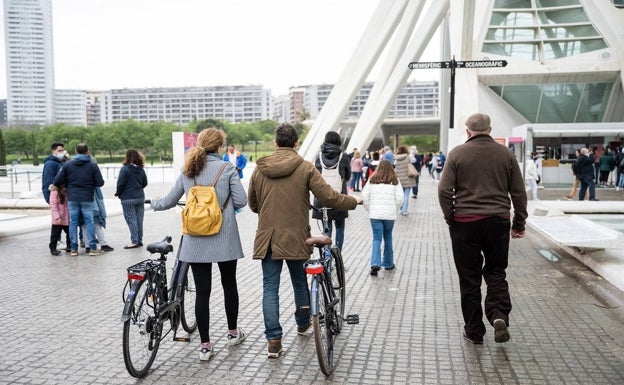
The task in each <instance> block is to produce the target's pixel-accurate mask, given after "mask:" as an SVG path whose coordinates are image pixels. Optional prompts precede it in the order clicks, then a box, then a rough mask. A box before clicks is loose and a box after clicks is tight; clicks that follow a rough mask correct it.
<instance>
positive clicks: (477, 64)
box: [445, 60, 507, 68]
mask: <svg viewBox="0 0 624 385" xmlns="http://www.w3.org/2000/svg"><path fill="white" fill-rule="evenodd" d="M455 63H456V65H457V68H488V67H505V66H507V60H469V61H468V60H466V61H457V62H455ZM445 68H446V67H445Z"/></svg>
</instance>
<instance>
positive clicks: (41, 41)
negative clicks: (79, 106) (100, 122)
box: [4, 0, 54, 125]
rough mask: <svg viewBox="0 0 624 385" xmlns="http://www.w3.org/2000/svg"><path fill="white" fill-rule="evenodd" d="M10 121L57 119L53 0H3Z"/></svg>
mask: <svg viewBox="0 0 624 385" xmlns="http://www.w3.org/2000/svg"><path fill="white" fill-rule="evenodd" d="M4 44H5V50H6V78H7V114H8V120H9V122H8V123H9V125H45V124H49V123H53V122H54V51H53V40H52V1H51V0H4Z"/></svg>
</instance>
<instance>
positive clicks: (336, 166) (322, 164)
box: [319, 152, 342, 170]
mask: <svg viewBox="0 0 624 385" xmlns="http://www.w3.org/2000/svg"><path fill="white" fill-rule="evenodd" d="M341 160H342V152H341V153H340V156H339V157H338V162H336V165H335V166H334V167H327V166H325V163H323V154H322V153H321V154H319V162H321V167H323V168H324V169H325V170H333V169H335V168H338V166H340V161H341Z"/></svg>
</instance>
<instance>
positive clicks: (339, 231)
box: [327, 219, 345, 250]
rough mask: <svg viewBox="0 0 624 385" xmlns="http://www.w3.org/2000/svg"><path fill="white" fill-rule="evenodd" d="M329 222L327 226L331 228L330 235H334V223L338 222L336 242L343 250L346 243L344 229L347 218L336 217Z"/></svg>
mask: <svg viewBox="0 0 624 385" xmlns="http://www.w3.org/2000/svg"><path fill="white" fill-rule="evenodd" d="M328 222H329V223H327V227H328V228H329V236H330V237H331V235H332V223H333V222H336V242H335V243H334V244H335V245H336V247H338V248H339V249H340V250H342V244H343V243H344V230H345V220H344V219H335V220H330V221H328Z"/></svg>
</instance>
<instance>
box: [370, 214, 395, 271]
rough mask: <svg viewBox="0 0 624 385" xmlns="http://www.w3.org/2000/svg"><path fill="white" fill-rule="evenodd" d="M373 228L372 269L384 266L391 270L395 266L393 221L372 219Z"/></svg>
mask: <svg viewBox="0 0 624 385" xmlns="http://www.w3.org/2000/svg"><path fill="white" fill-rule="evenodd" d="M370 222H371V228H372V229H373V251H372V254H371V267H373V266H383V267H385V268H391V267H392V266H394V251H393V250H392V228H393V227H394V221H393V220H387V219H371V220H370ZM382 238H383V243H384V251H383V261H382V259H381V240H382Z"/></svg>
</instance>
